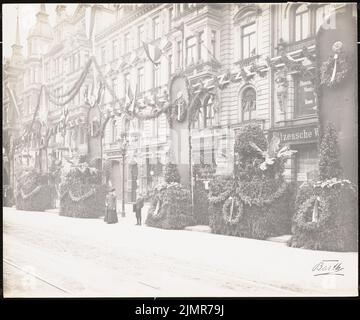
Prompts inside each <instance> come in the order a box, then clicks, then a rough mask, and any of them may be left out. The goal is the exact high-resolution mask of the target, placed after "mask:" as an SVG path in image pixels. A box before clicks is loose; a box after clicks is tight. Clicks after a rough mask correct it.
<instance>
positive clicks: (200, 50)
mask: <svg viewBox="0 0 360 320" xmlns="http://www.w3.org/2000/svg"><path fill="white" fill-rule="evenodd" d="M203 45H204V31H201V32H199V38H198V60H201V59H203Z"/></svg>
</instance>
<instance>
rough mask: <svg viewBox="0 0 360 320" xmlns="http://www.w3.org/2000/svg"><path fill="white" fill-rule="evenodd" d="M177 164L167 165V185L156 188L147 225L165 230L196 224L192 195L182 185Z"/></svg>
mask: <svg viewBox="0 0 360 320" xmlns="http://www.w3.org/2000/svg"><path fill="white" fill-rule="evenodd" d="M179 181H180V175H179V172H178V169H177V166H176V165H175V164H170V163H169V164H167V165H166V168H165V183H161V184H159V185H157V186H156V187H155V190H154V193H153V195H152V197H151V204H150V208H149V211H148V215H147V218H146V221H145V223H146V224H147V225H148V226H151V227H157V228H163V229H183V228H185V227H186V226H189V225H193V224H194V223H195V220H194V217H193V216H192V214H191V195H190V191H189V190H187V189H185V188H184V187H183V186H182V185H181V184H180V183H179Z"/></svg>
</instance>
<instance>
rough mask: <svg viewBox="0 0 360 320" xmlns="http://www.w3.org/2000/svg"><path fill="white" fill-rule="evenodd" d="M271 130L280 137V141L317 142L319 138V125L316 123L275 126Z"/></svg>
mask: <svg viewBox="0 0 360 320" xmlns="http://www.w3.org/2000/svg"><path fill="white" fill-rule="evenodd" d="M272 132H273V134H274V135H277V136H278V137H279V138H280V141H281V143H302V142H305V143H306V142H317V140H318V138H319V127H318V126H317V125H311V126H305V127H304V126H302V127H292V128H283V129H280V128H276V129H273V130H272Z"/></svg>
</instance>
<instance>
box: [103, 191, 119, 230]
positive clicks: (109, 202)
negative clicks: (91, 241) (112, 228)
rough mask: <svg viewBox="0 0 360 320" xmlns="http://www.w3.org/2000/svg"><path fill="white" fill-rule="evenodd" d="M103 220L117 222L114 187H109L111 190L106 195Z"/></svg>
mask: <svg viewBox="0 0 360 320" xmlns="http://www.w3.org/2000/svg"><path fill="white" fill-rule="evenodd" d="M104 221H105V222H106V223H117V222H118V217H117V214H116V195H115V189H111V191H110V192H109V193H108V194H107V195H106V212H105V218H104Z"/></svg>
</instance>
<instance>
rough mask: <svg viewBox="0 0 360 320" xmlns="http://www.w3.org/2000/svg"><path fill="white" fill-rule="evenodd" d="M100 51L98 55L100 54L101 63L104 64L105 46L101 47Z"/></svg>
mask: <svg viewBox="0 0 360 320" xmlns="http://www.w3.org/2000/svg"><path fill="white" fill-rule="evenodd" d="M100 50H101V52H100V55H101V58H100V59H101V60H100V61H101V64H102V65H103V64H105V63H106V50H105V46H103V47H101V49H100Z"/></svg>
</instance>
